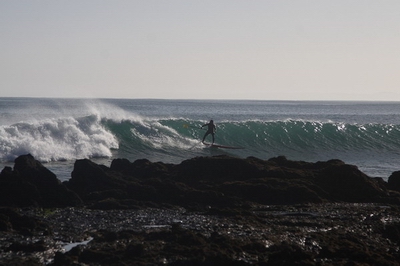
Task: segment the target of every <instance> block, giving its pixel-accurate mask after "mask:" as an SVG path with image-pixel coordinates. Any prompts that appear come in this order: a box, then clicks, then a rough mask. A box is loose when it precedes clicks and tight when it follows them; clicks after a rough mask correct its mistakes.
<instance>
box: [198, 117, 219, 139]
mask: <svg viewBox="0 0 400 266" xmlns="http://www.w3.org/2000/svg"><path fill="white" fill-rule="evenodd" d="M205 126H207V127H208V128H207V132H206V134H204V137H203V141H202V142H203V143H204V140H205V139H206V137H207V136H208V135H209V134H211V136H212V144H214V133H215V130H216V127H215V125H214V121H213V120H210V123H208V124H204V125H202V126H201V128H203V127H205Z"/></svg>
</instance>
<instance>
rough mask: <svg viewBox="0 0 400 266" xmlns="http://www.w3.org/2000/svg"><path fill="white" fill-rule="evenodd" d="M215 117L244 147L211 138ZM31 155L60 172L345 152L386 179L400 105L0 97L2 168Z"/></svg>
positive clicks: (396, 149)
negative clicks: (123, 162) (81, 162)
mask: <svg viewBox="0 0 400 266" xmlns="http://www.w3.org/2000/svg"><path fill="white" fill-rule="evenodd" d="M210 119H213V120H214V122H215V123H216V126H217V132H216V135H215V137H216V141H215V142H216V143H218V144H221V145H230V146H242V147H244V149H240V150H228V149H215V148H209V147H207V146H204V145H203V144H202V143H201V142H200V140H201V139H202V137H203V134H204V133H205V131H204V130H200V129H198V128H199V127H200V126H201V125H202V124H204V123H206V122H208V121H209V120H210ZM208 140H209V141H210V140H211V136H209V137H208ZM28 153H30V154H32V155H33V156H34V157H35V158H36V159H37V160H40V161H41V162H43V163H44V165H45V166H46V167H47V168H48V169H50V170H51V171H53V172H54V173H55V174H56V175H57V177H58V178H59V179H60V180H67V179H69V178H70V176H71V172H72V170H73V164H74V162H75V160H76V159H82V158H89V159H92V160H93V161H95V162H96V163H101V164H105V165H107V166H109V165H110V163H111V160H112V159H114V158H127V159H129V160H130V161H134V160H136V159H142V158H146V159H149V160H150V161H153V162H156V161H162V162H165V163H180V162H181V161H183V160H186V159H189V158H193V157H195V156H212V155H221V154H226V155H232V156H237V157H241V158H246V157H248V156H255V157H258V158H261V159H269V158H272V157H275V156H279V155H284V156H286V157H287V158H288V159H291V160H303V161H309V162H316V161H326V160H329V159H340V160H343V161H344V162H346V163H348V164H354V165H356V166H358V167H359V169H360V170H361V171H363V172H364V173H366V174H367V175H369V176H371V177H382V178H384V179H385V180H387V178H388V177H389V176H390V174H391V173H392V172H393V171H398V170H400V103H397V102H325V101H321V102H319V101H245V100H243V101H232V100H229V101H228V100H227V101H222V100H151V99H48V98H43V99H41V98H0V166H1V169H3V167H4V166H13V160H14V159H15V158H16V157H17V156H19V155H22V154H28Z"/></svg>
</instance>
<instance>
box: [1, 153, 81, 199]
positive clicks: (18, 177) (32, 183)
mask: <svg viewBox="0 0 400 266" xmlns="http://www.w3.org/2000/svg"><path fill="white" fill-rule="evenodd" d="M80 203H81V200H80V198H79V197H78V196H77V195H76V194H75V193H74V192H72V191H70V190H68V189H67V188H66V187H65V186H64V185H63V184H61V182H60V181H59V180H58V179H57V177H56V175H55V174H54V173H52V172H51V171H50V170H48V169H47V168H46V167H44V166H43V165H42V164H41V163H40V162H39V161H37V160H35V159H34V158H33V156H32V155H30V154H28V155H23V156H19V157H18V158H16V159H15V165H14V170H13V171H12V170H11V168H7V167H6V168H5V169H4V170H3V171H2V172H1V174H0V206H32V205H37V206H43V207H65V206H77V205H79V204H80Z"/></svg>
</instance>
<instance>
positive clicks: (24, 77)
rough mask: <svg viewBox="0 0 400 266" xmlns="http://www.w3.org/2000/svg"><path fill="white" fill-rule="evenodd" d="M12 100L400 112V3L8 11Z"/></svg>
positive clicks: (0, 56)
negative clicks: (315, 105) (376, 107)
mask: <svg viewBox="0 0 400 266" xmlns="http://www.w3.org/2000/svg"><path fill="white" fill-rule="evenodd" d="M6 96H7V97H8V96H13V97H14V96H15V97H24V96H29V97H93V98H166V99H261V100H396V101H400V1H399V0H379V1H377V0H373V1H372V0H291V1H287V0H274V1H272V0H262V1H261V0H260V1H249V0H241V1H236V0H211V1H208V0H186V1H176V0H163V1H161V0H160V1H153V0H140V1H135V0H126V1H120V0H109V1H101V0H79V1H78V0H76V1H73V0H66V1H60V0H57V1H53V0H48V1H45V0H40V1H39V0H28V1H24V0H18V1H16V0H1V1H0V97H6Z"/></svg>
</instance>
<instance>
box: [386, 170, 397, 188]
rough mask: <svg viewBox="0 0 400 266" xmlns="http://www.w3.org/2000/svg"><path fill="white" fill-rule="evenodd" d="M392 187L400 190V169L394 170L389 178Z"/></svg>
mask: <svg viewBox="0 0 400 266" xmlns="http://www.w3.org/2000/svg"><path fill="white" fill-rule="evenodd" d="M388 186H389V188H390V189H393V190H396V191H400V171H396V172H393V173H392V174H391V175H390V176H389V179H388Z"/></svg>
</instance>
